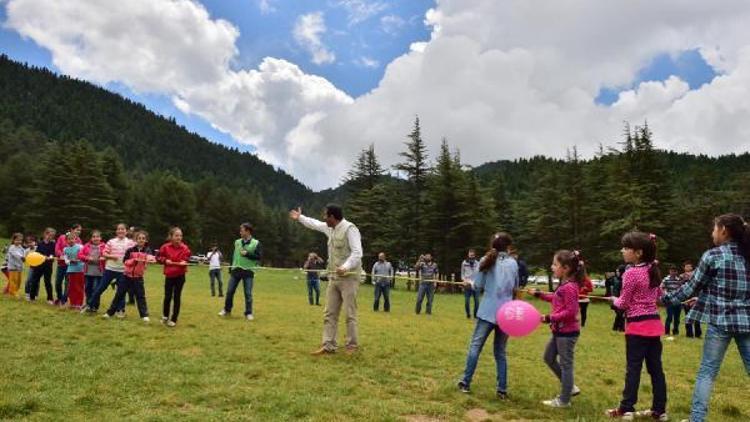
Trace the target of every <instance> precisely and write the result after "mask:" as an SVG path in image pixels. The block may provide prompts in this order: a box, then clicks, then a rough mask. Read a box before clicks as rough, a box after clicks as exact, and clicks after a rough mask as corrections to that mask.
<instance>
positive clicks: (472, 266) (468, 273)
mask: <svg viewBox="0 0 750 422" xmlns="http://www.w3.org/2000/svg"><path fill="white" fill-rule="evenodd" d="M511 256H512V255H511ZM478 270H479V262H478V261H477V251H476V250H474V249H469V252H468V254H467V256H466V259H464V261H463V262H462V263H461V280H463V281H464V282H466V281H468V280H474V275H476V273H477V271H478ZM479 296H481V292H480V291H479V289H475V288H474V285H473V284H471V283H468V284H465V285H464V309H465V310H466V318H467V319H471V317H472V315H473V316H474V319H476V317H477V309H478V308H479ZM472 298H473V299H474V313H473V314H472V313H471V299H472Z"/></svg>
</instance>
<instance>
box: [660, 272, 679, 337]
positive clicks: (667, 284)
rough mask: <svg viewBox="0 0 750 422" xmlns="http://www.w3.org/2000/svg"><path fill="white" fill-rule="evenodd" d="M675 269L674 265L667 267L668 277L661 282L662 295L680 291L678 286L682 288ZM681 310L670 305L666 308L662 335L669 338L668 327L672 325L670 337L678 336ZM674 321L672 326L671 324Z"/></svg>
mask: <svg viewBox="0 0 750 422" xmlns="http://www.w3.org/2000/svg"><path fill="white" fill-rule="evenodd" d="M678 274H679V273H678V271H677V267H676V266H674V265H670V266H669V275H668V276H666V277H664V280H663V281H662V282H661V290H662V291H663V292H664V293H673V292H675V291H677V290H679V289H680V286H682V282H683V281H682V278H680V276H679V275H678ZM681 310H682V305H670V306H667V320H666V323H665V324H664V335H665V336H669V327H670V325H673V328H672V335H675V336H676V335H679V334H680V311H681ZM673 321H674V324H672V322H673ZM667 340H670V341H671V340H674V337H672V336H669V337H667Z"/></svg>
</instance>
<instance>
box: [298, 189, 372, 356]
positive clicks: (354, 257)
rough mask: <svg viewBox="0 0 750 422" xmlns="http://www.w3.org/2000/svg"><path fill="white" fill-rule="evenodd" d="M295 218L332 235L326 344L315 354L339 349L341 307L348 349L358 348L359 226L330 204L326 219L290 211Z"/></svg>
mask: <svg viewBox="0 0 750 422" xmlns="http://www.w3.org/2000/svg"><path fill="white" fill-rule="evenodd" d="M289 217H291V219H292V220H296V221H299V222H300V223H301V224H302V225H303V226H305V227H307V228H309V229H312V230H317V231H319V232H321V233H324V234H325V235H326V236H327V237H328V268H327V269H328V272H329V274H330V275H329V278H328V279H329V282H328V288H327V289H326V307H325V312H324V319H323V346H322V347H321V348H320V349H318V350H316V351H315V352H313V353H312V354H313V355H324V354H329V353H335V352H336V330H337V328H338V324H339V313H340V312H341V306H342V305H343V306H344V309H345V310H346V352H347V353H349V354H351V353H354V352H356V351H357V347H358V343H357V287H359V280H360V274H361V272H362V238H361V236H360V234H359V229H358V228H357V226H355V225H354V224H352V223H350V222H349V221H347V220H345V219H344V212H343V211H342V210H341V207H340V206H338V205H334V204H329V205H326V208H325V211H324V213H323V219H324V220H325V221H319V220H316V219H314V218H310V217H306V216H304V215H302V209H300V208H297V209H296V210H291V211H289Z"/></svg>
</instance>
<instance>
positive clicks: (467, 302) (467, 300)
mask: <svg viewBox="0 0 750 422" xmlns="http://www.w3.org/2000/svg"><path fill="white" fill-rule="evenodd" d="M471 298H474V313H473V314H472V313H471ZM464 307H465V308H466V318H471V316H472V315H474V318H476V317H477V309H478V308H479V289H472V288H470V287H467V288H466V289H464Z"/></svg>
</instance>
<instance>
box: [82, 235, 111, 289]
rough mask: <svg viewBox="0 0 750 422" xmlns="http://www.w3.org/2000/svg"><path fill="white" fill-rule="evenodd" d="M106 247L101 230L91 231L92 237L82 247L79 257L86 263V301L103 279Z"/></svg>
mask: <svg viewBox="0 0 750 422" xmlns="http://www.w3.org/2000/svg"><path fill="white" fill-rule="evenodd" d="M104 249H105V245H104V243H102V233H101V232H100V231H99V230H93V231H92V232H91V239H89V242H88V243H86V245H85V246H84V247H83V249H81V253H80V254H79V255H78V258H79V259H80V260H81V261H82V262H83V263H84V269H83V271H84V278H85V279H86V288H85V292H86V301H87V302H88V300H89V299H90V298H91V296H93V295H94V292H95V290H96V286H97V285H99V283H101V281H102V275H103V274H104V261H105V260H106V258H104Z"/></svg>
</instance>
